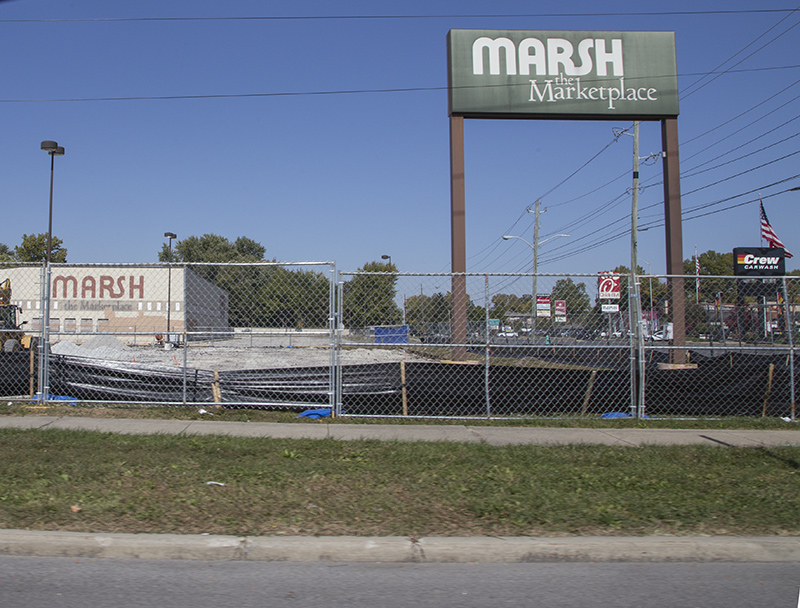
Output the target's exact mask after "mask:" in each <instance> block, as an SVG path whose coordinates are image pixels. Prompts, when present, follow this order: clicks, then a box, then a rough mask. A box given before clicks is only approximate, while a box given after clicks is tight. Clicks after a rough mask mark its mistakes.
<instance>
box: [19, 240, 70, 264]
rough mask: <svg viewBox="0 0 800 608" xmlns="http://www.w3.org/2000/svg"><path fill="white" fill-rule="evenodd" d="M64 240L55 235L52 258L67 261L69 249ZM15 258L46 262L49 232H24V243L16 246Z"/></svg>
mask: <svg viewBox="0 0 800 608" xmlns="http://www.w3.org/2000/svg"><path fill="white" fill-rule="evenodd" d="M62 245H63V241H62V240H61V239H60V238H58V237H56V236H54V237H53V238H52V245H51V250H50V260H51V261H53V262H60V263H63V262H66V261H67V250H66V249H65V248H64V247H62ZM14 260H15V261H17V262H44V261H46V260H47V234H46V233H40V234H23V235H22V243H20V244H19V245H17V246H16V247H14Z"/></svg>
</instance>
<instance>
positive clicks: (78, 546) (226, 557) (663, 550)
mask: <svg viewBox="0 0 800 608" xmlns="http://www.w3.org/2000/svg"><path fill="white" fill-rule="evenodd" d="M0 555H20V556H35V557H72V558H76V557H80V558H113V559H155V560H165V559H182V560H209V561H218V560H222V561H236V560H239V561H245V560H246V561H265V562H266V561H289V562H389V563H397V562H418V563H459V562H460V563H464V562H476V563H490V562H497V563H518V562H800V538H798V537H727V536H726V537H700V538H698V537H656V536H643V537H614V536H601V537H598V536H594V537H557V538H542V537H468V538H465V537H430V538H420V539H413V538H407V537H400V536H388V537H356V536H322V537H312V536H246V537H239V536H222V535H180V534H97V533H91V534H89V533H79V532H42V531H28V530H0Z"/></svg>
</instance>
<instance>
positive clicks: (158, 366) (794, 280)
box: [0, 262, 800, 418]
mask: <svg viewBox="0 0 800 608" xmlns="http://www.w3.org/2000/svg"><path fill="white" fill-rule="evenodd" d="M0 271H2V273H3V274H2V275H0V314H2V324H3V325H2V333H1V334H0V335H1V336H2V342H3V345H2V351H3V352H2V359H1V360H0V368H1V369H2V374H1V376H0V377H1V380H0V391H2V396H3V398H7V399H9V400H32V401H46V402H55V401H63V402H67V403H75V404H81V405H92V404H106V403H115V404H117V405H123V404H131V405H135V404H145V405H152V406H161V405H173V406H183V405H208V404H219V405H220V406H223V407H250V408H252V407H257V408H283V409H296V410H305V409H313V408H330V409H332V410H333V411H334V412H335V414H336V415H339V416H382V417H404V416H408V417H465V418H469V417H481V418H485V417H496V418H501V417H502V418H531V417H550V418H553V417H562V418H576V417H599V416H606V417H621V416H640V417H643V416H650V417H664V416H678V417H708V416H714V417H716V416H780V417H786V418H794V416H795V407H794V403H795V383H796V380H795V374H794V352H795V347H794V343H795V342H796V340H797V338H798V335H797V332H798V326H797V324H796V322H795V321H794V320H793V319H794V316H795V312H796V311H795V308H796V303H797V300H798V295H800V293H799V292H800V282H798V281H800V279H798V277H786V278H785V279H784V278H778V279H774V278H763V279H758V278H747V279H741V278H736V277H730V276H719V277H707V276H701V277H699V278H697V277H694V276H685V277H667V276H656V275H653V276H648V275H645V276H639V277H637V280H636V283H635V286H636V290H635V292H629V280H628V279H629V277H628V276H625V275H621V276H618V277H613V278H614V279H615V281H612V283H615V288H614V289H611V290H607V289H605V288H603V291H600V289H601V282H602V281H603V277H598V275H597V274H569V275H552V274H538V275H536V276H534V275H531V274H499V273H498V274H463V275H453V274H450V273H438V274H437V273H380V272H377V273H375V272H360V271H357V272H339V273H337V272H336V269H335V266H334V264H333V263H331V262H314V263H302V264H301V263H298V264H287V263H261V264H173V265H170V264H148V265H103V264H92V265H68V264H53V265H51V268H50V270H49V273H48V272H47V271H46V270H45V269H43V268H42V267H41V266H40V265H22V264H13V265H9V264H6V265H2V266H0ZM606 278H607V277H606ZM48 285H49V290H48V289H47V286H48ZM675 286H680V293H682V294H683V296H684V307H685V317H684V323H674V321H675V319H673V314H674V303H673V298H672V297H671V296H670V289H671V287H675ZM453 294H457V295H456V296H455V297H454V295H453ZM533 294H536V297H534V296H533ZM614 294H616V296H614ZM634 295H635V296H636V297H633V296H634ZM601 296H602V297H601ZM46 344H49V345H50V347H49V349H48V348H44V345H46Z"/></svg>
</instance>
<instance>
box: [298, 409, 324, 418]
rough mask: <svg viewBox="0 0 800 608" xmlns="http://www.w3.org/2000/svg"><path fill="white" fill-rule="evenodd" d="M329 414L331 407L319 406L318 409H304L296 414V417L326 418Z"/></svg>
mask: <svg viewBox="0 0 800 608" xmlns="http://www.w3.org/2000/svg"><path fill="white" fill-rule="evenodd" d="M330 415H331V408H329V407H323V408H320V409H318V410H306V411H305V412H302V413H301V414H298V415H297V417H298V418H314V419H315V420H316V419H319V418H328V417H329V416H330Z"/></svg>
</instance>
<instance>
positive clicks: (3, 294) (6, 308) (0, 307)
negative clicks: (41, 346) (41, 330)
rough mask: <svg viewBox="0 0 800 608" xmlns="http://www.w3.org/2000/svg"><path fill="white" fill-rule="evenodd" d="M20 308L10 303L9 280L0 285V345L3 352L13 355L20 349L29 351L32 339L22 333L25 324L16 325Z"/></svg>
mask: <svg viewBox="0 0 800 608" xmlns="http://www.w3.org/2000/svg"><path fill="white" fill-rule="evenodd" d="M20 310H21V309H20V307H19V306H17V305H16V304H12V303H11V279H6V280H5V281H3V282H2V283H0V345H2V350H3V352H6V353H13V352H15V351H18V350H20V349H23V348H24V349H30V348H31V345H32V344H33V338H32V337H31V336H30V335H28V334H26V333H24V332H23V331H22V326H23V325H24V324H25V323H27V321H23V322H22V323H17V319H18V313H19V312H20Z"/></svg>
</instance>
